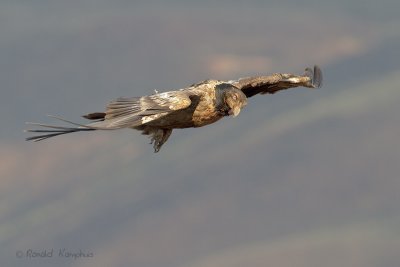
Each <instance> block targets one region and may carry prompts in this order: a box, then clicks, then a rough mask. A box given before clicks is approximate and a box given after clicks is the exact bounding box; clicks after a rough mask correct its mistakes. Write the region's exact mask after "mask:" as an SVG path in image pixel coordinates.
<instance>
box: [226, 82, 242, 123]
mask: <svg viewBox="0 0 400 267" xmlns="http://www.w3.org/2000/svg"><path fill="white" fill-rule="evenodd" d="M223 101H224V104H226V106H227V108H228V114H229V115H233V117H236V116H237V115H239V113H240V110H241V109H242V108H243V107H244V106H246V105H247V97H246V95H245V94H244V93H243V92H242V90H240V89H238V88H236V87H234V86H232V87H231V88H227V89H225V90H224V93H223Z"/></svg>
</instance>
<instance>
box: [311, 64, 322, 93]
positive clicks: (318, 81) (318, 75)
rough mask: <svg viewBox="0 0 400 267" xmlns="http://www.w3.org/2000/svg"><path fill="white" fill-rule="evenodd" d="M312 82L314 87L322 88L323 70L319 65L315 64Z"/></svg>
mask: <svg viewBox="0 0 400 267" xmlns="http://www.w3.org/2000/svg"><path fill="white" fill-rule="evenodd" d="M312 84H313V86H314V88H321V87H322V84H323V75H322V70H321V68H320V67H319V66H318V65H314V73H313V77H312Z"/></svg>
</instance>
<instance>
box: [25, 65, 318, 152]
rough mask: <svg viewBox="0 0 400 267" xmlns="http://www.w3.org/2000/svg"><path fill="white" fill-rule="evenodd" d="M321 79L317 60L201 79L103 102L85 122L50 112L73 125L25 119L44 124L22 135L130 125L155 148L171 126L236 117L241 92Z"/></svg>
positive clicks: (247, 94) (246, 94) (247, 93)
mask: <svg viewBox="0 0 400 267" xmlns="http://www.w3.org/2000/svg"><path fill="white" fill-rule="evenodd" d="M321 85H322V73H321V70H320V68H319V67H318V66H315V67H314V70H311V69H310V68H307V69H306V71H305V73H304V74H303V75H294V74H284V73H275V74H272V75H269V76H258V77H249V78H241V79H239V80H232V81H227V82H225V81H219V80H206V81H203V82H201V83H197V84H193V85H191V86H189V87H187V88H184V89H181V90H177V91H169V92H164V93H156V94H153V95H149V96H142V97H132V98H118V99H116V100H114V101H111V102H110V103H109V104H108V105H107V107H106V111H105V112H95V113H90V114H87V115H84V116H83V117H84V118H86V119H89V120H94V122H92V123H89V124H86V125H83V124H77V123H73V122H70V121H67V120H64V119H62V118H58V117H54V116H51V117H54V118H57V119H59V120H62V121H64V122H67V123H70V124H72V125H74V126H76V127H63V126H54V125H46V124H39V123H29V124H31V125H37V126H42V127H46V128H47V129H44V130H32V129H30V130H27V132H35V133H42V134H40V135H37V136H32V137H28V138H27V140H34V141H40V140H44V139H47V138H50V137H54V136H57V135H61V134H66V133H72V132H79V131H94V130H115V129H121V128H132V129H136V130H139V131H142V133H143V134H145V135H150V137H151V142H152V143H153V147H154V151H155V152H158V151H159V150H160V148H161V146H162V145H163V144H164V143H165V142H166V141H167V140H168V138H169V136H170V135H171V133H172V130H173V129H179V128H190V127H201V126H205V125H208V124H211V123H214V122H216V121H218V120H220V119H221V118H223V117H225V116H229V115H233V116H234V117H236V116H237V115H238V114H239V113H240V111H241V109H242V108H243V107H244V106H245V105H246V104H247V98H249V97H252V96H254V95H256V94H273V93H275V92H277V91H279V90H284V89H288V88H292V87H298V86H304V87H309V88H316V87H320V86H321ZM43 133H44V134H43Z"/></svg>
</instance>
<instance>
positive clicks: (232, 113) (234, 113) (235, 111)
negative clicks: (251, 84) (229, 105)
mask: <svg viewBox="0 0 400 267" xmlns="http://www.w3.org/2000/svg"><path fill="white" fill-rule="evenodd" d="M228 113H229V115H233V117H236V116H237V115H239V113H240V108H239V107H234V108H233V109H231V110H229V112H228Z"/></svg>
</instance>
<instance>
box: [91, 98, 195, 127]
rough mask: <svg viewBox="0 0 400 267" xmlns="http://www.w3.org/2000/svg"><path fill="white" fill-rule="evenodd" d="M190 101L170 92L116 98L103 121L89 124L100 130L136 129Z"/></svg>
mask: <svg viewBox="0 0 400 267" xmlns="http://www.w3.org/2000/svg"><path fill="white" fill-rule="evenodd" d="M190 104H191V100H190V98H189V96H188V95H187V94H186V93H185V92H183V91H171V92H165V93H159V94H154V95H150V96H143V97H131V98H124V97H121V98H118V99H116V100H113V101H111V102H110V103H109V104H108V105H107V108H106V112H105V113H106V115H105V119H104V121H98V122H94V123H91V124H89V125H90V126H91V127H96V128H101V129H119V128H125V127H136V126H139V125H142V124H145V123H148V122H150V121H153V120H156V119H159V118H161V117H163V116H165V115H167V114H169V113H171V112H173V111H176V110H180V109H184V108H187V107H188V106H190Z"/></svg>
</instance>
